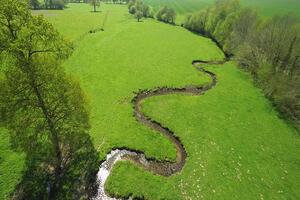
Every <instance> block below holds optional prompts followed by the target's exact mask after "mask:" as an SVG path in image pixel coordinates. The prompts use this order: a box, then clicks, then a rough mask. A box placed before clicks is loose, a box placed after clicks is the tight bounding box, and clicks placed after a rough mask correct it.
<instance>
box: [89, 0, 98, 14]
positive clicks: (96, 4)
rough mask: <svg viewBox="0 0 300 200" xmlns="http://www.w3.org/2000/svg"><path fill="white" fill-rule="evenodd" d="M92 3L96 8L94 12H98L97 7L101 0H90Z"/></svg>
mask: <svg viewBox="0 0 300 200" xmlns="http://www.w3.org/2000/svg"><path fill="white" fill-rule="evenodd" d="M90 4H91V5H92V6H93V8H94V12H97V7H99V6H100V0H90Z"/></svg>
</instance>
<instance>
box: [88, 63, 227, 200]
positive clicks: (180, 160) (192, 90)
mask: <svg viewBox="0 0 300 200" xmlns="http://www.w3.org/2000/svg"><path fill="white" fill-rule="evenodd" d="M227 61H228V59H224V60H222V61H202V60H194V61H193V62H192V65H193V66H194V67H195V68H196V69H197V70H198V71H200V72H203V73H205V74H207V75H209V76H210V78H211V82H210V83H209V84H207V85H199V86H185V87H182V88H167V87H165V88H158V89H151V90H143V91H139V92H138V93H137V94H136V95H135V96H134V98H133V99H132V104H133V109H134V117H135V118H136V120H137V121H139V122H140V123H142V124H144V125H146V126H148V127H149V128H151V129H153V130H155V131H157V132H159V133H160V134H162V135H164V136H165V137H166V138H167V139H168V140H170V141H171V142H172V143H173V144H174V145H175V147H176V160H175V161H174V162H169V161H159V160H148V159H147V158H146V157H145V155H144V154H143V153H139V152H135V151H131V150H119V149H116V150H113V151H111V152H110V153H109V154H108V155H107V156H106V160H105V161H104V162H103V163H102V164H101V166H100V168H99V171H98V174H97V185H98V191H97V194H96V196H95V197H94V198H93V199H94V200H118V199H116V198H112V197H110V196H109V195H108V194H106V193H105V189H104V185H105V182H106V180H107V178H108V176H109V174H110V172H111V170H112V168H113V166H114V165H115V164H116V163H117V162H118V161H120V160H129V161H131V162H133V163H135V164H137V165H138V166H141V167H143V168H144V169H145V170H148V171H151V172H152V173H154V174H157V175H161V176H166V177H167V176H171V175H173V174H175V173H177V172H180V171H181V170H182V168H183V167H184V165H185V162H186V157H187V152H186V150H185V148H184V146H183V144H182V143H181V141H180V138H178V137H176V133H174V132H173V131H172V130H170V129H169V128H168V127H165V126H163V125H162V124H160V123H159V122H157V121H155V120H153V119H151V118H149V117H147V116H146V115H145V114H144V113H143V112H142V109H141V104H142V101H143V100H145V99H147V98H150V97H153V96H162V95H171V94H186V95H202V94H204V93H205V92H206V91H208V90H210V89H212V88H213V87H214V86H215V85H216V84H217V76H216V75H215V74H214V73H212V72H210V71H207V70H205V69H204V68H202V66H204V65H213V64H216V65H221V64H224V63H225V62H227Z"/></svg>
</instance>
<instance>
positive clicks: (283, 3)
mask: <svg viewBox="0 0 300 200" xmlns="http://www.w3.org/2000/svg"><path fill="white" fill-rule="evenodd" d="M240 1H241V3H242V5H244V6H251V7H253V8H255V9H257V10H258V11H259V13H262V14H263V15H264V16H272V15H274V14H286V13H293V14H294V15H295V16H298V17H300V12H299V10H300V1H299V0H240ZM145 2H147V3H149V4H151V5H152V6H153V7H154V8H155V9H157V8H158V7H160V6H161V5H168V6H171V7H173V8H174V9H175V10H176V12H177V22H178V23H180V22H182V21H183V20H184V18H185V16H186V14H187V13H191V12H195V11H199V10H201V9H203V8H205V7H207V6H209V5H210V4H212V3H213V2H215V0H145Z"/></svg>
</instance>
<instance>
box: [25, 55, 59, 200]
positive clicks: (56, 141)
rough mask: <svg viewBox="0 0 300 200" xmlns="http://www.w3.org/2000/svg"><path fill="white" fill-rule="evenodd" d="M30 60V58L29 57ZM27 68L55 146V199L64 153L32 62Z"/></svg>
mask: <svg viewBox="0 0 300 200" xmlns="http://www.w3.org/2000/svg"><path fill="white" fill-rule="evenodd" d="M29 59H30V57H29ZM25 67H26V69H25V70H26V73H27V75H28V77H29V79H30V86H31V87H32V89H33V91H34V94H35V96H36V98H37V101H38V106H39V107H40V108H41V110H42V112H43V115H44V118H45V120H46V122H47V125H48V128H49V131H50V134H51V135H50V137H51V141H52V144H53V145H54V151H55V153H56V162H55V166H54V184H53V188H51V190H50V195H49V196H50V199H55V196H56V194H57V192H58V190H59V188H60V183H61V176H62V171H63V166H62V153H61V149H60V142H59V138H58V133H57V131H56V130H55V125H54V123H53V121H52V119H51V117H50V115H49V111H48V108H47V105H46V104H45V101H44V99H43V97H42V95H41V92H40V90H39V87H38V84H37V83H36V79H35V76H34V73H33V72H32V71H33V70H31V69H30V62H27V63H26V64H25Z"/></svg>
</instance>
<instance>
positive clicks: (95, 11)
mask: <svg viewBox="0 0 300 200" xmlns="http://www.w3.org/2000/svg"><path fill="white" fill-rule="evenodd" d="M96 11H97V10H96V0H94V12H96Z"/></svg>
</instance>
